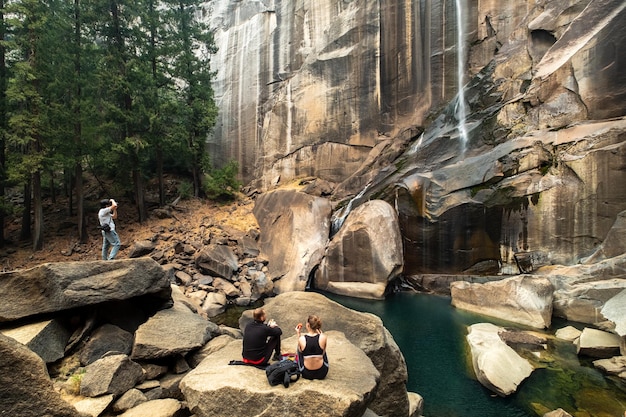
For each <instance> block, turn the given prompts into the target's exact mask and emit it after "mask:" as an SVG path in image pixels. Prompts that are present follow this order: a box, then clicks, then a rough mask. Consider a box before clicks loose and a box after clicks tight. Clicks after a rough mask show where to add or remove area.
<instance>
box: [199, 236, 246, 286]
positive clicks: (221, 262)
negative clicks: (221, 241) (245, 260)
mask: <svg viewBox="0 0 626 417" xmlns="http://www.w3.org/2000/svg"><path fill="white" fill-rule="evenodd" d="M195 264H196V266H197V267H198V269H199V270H200V271H202V272H204V273H205V274H209V275H212V276H218V277H222V278H226V279H230V278H231V277H232V276H233V274H234V273H235V271H237V269H238V268H239V265H238V264H237V256H236V255H235V254H234V253H233V251H232V249H231V248H230V247H228V246H226V245H216V244H211V245H209V246H207V247H206V248H204V249H203V250H202V251H201V252H199V253H198V254H197V255H196V258H195Z"/></svg>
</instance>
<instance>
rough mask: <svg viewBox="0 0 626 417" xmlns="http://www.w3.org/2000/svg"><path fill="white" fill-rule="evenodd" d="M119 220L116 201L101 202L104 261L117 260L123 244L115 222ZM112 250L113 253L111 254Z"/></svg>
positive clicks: (99, 218)
mask: <svg viewBox="0 0 626 417" xmlns="http://www.w3.org/2000/svg"><path fill="white" fill-rule="evenodd" d="M113 219H117V203H116V202H115V200H113V199H110V200H100V211H99V212H98V221H99V222H100V228H102V259H103V260H105V261H106V260H109V261H110V260H111V259H115V255H117V252H118V251H119V250H120V246H121V245H122V243H121V242H120V238H119V236H118V235H117V232H116V231H115V222H114V221H113ZM109 248H111V253H109Z"/></svg>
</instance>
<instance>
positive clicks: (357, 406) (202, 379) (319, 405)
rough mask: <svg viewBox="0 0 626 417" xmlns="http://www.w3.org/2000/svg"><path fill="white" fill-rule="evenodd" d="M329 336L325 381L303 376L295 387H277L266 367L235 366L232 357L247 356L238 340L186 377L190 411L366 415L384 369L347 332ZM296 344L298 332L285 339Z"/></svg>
mask: <svg viewBox="0 0 626 417" xmlns="http://www.w3.org/2000/svg"><path fill="white" fill-rule="evenodd" d="M327 335H328V347H327V353H328V357H329V362H330V370H329V372H328V375H327V377H326V378H325V379H324V380H321V381H320V380H314V381H309V380H305V379H302V378H301V379H299V380H298V381H297V382H294V383H292V384H291V385H290V386H289V389H285V388H284V387H283V386H282V385H278V386H271V385H270V384H269V383H268V381H267V377H266V376H265V372H264V371H263V370H261V369H257V368H255V367H253V366H230V365H229V364H228V363H229V362H230V360H232V359H241V349H242V341H241V340H236V339H233V340H232V342H230V343H228V344H227V345H225V346H224V347H223V348H222V349H220V350H218V351H216V352H214V353H212V354H211V355H210V356H208V357H207V358H206V359H205V360H203V361H202V363H200V365H199V366H198V367H197V368H195V369H194V370H192V371H191V372H190V373H189V374H187V375H186V376H185V377H184V378H183V380H182V381H181V384H180V385H181V391H182V392H183V394H184V396H185V399H186V401H187V405H188V407H189V409H190V411H191V412H192V413H194V414H195V415H197V416H198V417H213V416H220V417H253V416H262V415H268V416H269V415H298V416H299V417H314V416H315V417H318V416H326V417H361V416H362V415H363V413H364V412H365V410H366V408H367V406H368V404H369V402H371V400H372V397H373V394H374V390H375V389H376V386H377V383H378V379H379V377H380V374H379V372H378V371H377V370H376V368H375V367H374V365H373V364H372V362H371V361H370V360H369V359H368V358H367V356H366V355H365V354H364V353H363V351H361V350H360V349H359V348H357V347H356V346H354V345H353V344H352V343H350V342H349V341H348V340H347V339H346V337H345V336H344V335H343V334H342V333H341V332H337V331H329V332H327ZM296 343H297V337H296V336H295V335H294V336H292V337H290V338H287V339H285V340H283V344H284V346H285V348H286V347H287V346H295V345H296ZM313 393H315V394H314V395H312V394H313Z"/></svg>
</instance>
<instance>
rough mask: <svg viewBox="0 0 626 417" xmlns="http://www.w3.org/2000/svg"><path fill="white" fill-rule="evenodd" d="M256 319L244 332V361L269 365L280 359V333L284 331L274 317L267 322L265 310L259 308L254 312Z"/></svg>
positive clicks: (253, 316)
mask: <svg viewBox="0 0 626 417" xmlns="http://www.w3.org/2000/svg"><path fill="white" fill-rule="evenodd" d="M252 318H253V319H254V321H253V322H252V323H250V324H248V325H247V326H246V328H245V330H244V332H243V352H242V354H241V356H243V361H244V362H245V363H248V364H250V365H261V366H263V365H267V364H268V363H269V361H270V358H271V357H272V352H274V357H273V360H279V359H280V335H281V334H283V331H282V330H281V329H280V327H278V325H277V324H276V322H275V321H274V320H273V319H272V320H270V321H269V322H268V323H267V324H265V310H263V309H262V308H257V309H256V310H254V312H253V313H252Z"/></svg>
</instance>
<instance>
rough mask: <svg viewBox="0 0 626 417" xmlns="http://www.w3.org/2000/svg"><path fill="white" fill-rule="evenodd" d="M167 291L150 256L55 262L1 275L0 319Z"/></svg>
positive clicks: (161, 273) (162, 274)
mask: <svg viewBox="0 0 626 417" xmlns="http://www.w3.org/2000/svg"><path fill="white" fill-rule="evenodd" d="M164 290H167V291H170V283H169V280H168V278H167V275H166V274H165V271H164V270H163V268H162V267H161V265H159V264H158V263H157V262H156V261H154V260H153V259H151V258H140V259H123V260H119V261H93V262H57V263H46V264H42V265H38V266H36V267H34V268H31V269H26V270H18V271H12V272H5V273H0V294H2V298H3V300H2V301H3V302H2V303H0V322H7V321H13V320H18V319H22V318H25V317H30V316H34V315H37V314H42V313H51V312H58V311H63V310H69V309H72V308H76V307H81V306H86V305H93V304H99V303H103V302H106V301H113V300H127V299H130V298H133V297H137V296H141V295H145V294H155V293H160V292H161V291H164Z"/></svg>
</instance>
